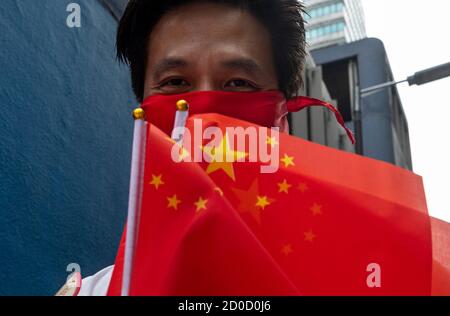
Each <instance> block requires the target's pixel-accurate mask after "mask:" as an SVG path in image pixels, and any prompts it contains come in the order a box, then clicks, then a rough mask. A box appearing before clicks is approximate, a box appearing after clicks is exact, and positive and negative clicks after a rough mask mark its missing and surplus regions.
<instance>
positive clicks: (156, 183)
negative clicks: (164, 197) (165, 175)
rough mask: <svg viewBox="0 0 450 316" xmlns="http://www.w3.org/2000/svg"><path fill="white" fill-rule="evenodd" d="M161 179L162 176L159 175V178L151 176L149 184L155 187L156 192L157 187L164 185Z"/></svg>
mask: <svg viewBox="0 0 450 316" xmlns="http://www.w3.org/2000/svg"><path fill="white" fill-rule="evenodd" d="M161 178H162V174H160V175H159V176H156V175H154V174H152V181H151V182H150V184H151V185H153V186H155V189H156V190H158V189H159V187H160V186H161V185H163V184H164V181H163V180H162V179H161Z"/></svg>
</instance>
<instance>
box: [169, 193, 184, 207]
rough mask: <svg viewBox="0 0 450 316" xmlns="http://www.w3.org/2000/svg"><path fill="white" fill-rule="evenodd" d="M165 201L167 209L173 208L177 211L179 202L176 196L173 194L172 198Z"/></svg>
mask: <svg viewBox="0 0 450 316" xmlns="http://www.w3.org/2000/svg"><path fill="white" fill-rule="evenodd" d="M167 201H168V204H167V208H173V209H175V210H177V209H178V204H180V203H181V201H180V200H179V199H178V198H177V195H176V194H174V195H173V196H172V197H168V198H167Z"/></svg>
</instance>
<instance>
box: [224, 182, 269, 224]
mask: <svg viewBox="0 0 450 316" xmlns="http://www.w3.org/2000/svg"><path fill="white" fill-rule="evenodd" d="M231 191H232V192H233V193H234V195H235V196H236V197H237V199H238V200H239V205H238V210H239V211H240V212H242V213H249V214H250V215H251V216H252V217H253V218H254V220H255V221H256V222H257V223H258V224H261V212H262V210H261V208H260V207H257V206H256V205H255V199H256V197H257V196H258V195H259V193H258V192H259V185H258V178H256V179H255V180H253V182H252V183H251V185H250V187H248V188H246V189H244V190H242V189H237V188H233V187H231Z"/></svg>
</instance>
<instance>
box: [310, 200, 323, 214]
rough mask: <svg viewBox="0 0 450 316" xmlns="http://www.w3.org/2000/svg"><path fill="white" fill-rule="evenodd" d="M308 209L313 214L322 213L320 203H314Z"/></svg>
mask: <svg viewBox="0 0 450 316" xmlns="http://www.w3.org/2000/svg"><path fill="white" fill-rule="evenodd" d="M310 210H311V211H312V212H313V215H314V216H315V215H321V214H322V205H319V204H317V203H314V205H313V206H311V207H310Z"/></svg>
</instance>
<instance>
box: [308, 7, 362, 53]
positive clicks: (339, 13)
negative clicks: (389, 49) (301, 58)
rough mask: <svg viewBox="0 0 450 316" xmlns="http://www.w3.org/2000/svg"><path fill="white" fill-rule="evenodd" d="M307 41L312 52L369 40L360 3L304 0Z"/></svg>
mask: <svg viewBox="0 0 450 316" xmlns="http://www.w3.org/2000/svg"><path fill="white" fill-rule="evenodd" d="M304 4H305V6H306V8H307V13H308V14H305V20H306V21H307V25H306V29H307V32H306V39H307V42H308V44H309V48H310V49H311V50H314V49H317V48H321V47H325V46H331V45H336V44H343V43H349V42H353V41H357V40H360V39H363V38H365V37H366V28H365V22H364V10H363V7H362V3H361V0H305V1H304Z"/></svg>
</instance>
